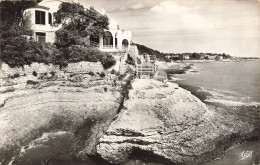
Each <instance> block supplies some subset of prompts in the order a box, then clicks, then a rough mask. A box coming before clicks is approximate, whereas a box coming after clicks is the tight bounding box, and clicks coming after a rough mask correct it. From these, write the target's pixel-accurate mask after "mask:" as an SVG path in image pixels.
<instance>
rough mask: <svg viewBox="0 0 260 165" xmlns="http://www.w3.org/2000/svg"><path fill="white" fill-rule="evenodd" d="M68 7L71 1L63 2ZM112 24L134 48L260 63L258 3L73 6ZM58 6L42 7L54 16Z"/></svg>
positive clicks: (138, 1)
mask: <svg viewBox="0 0 260 165" xmlns="http://www.w3.org/2000/svg"><path fill="white" fill-rule="evenodd" d="M63 1H72V0H63ZM74 2H79V3H80V4H82V5H84V6H85V7H90V6H94V8H95V9H96V10H97V11H101V10H105V13H106V15H107V16H108V17H109V18H111V19H113V20H116V22H117V23H118V24H119V26H120V28H121V29H124V30H130V31H132V33H133V39H132V40H133V42H134V43H139V44H142V45H146V46H148V47H150V48H153V49H156V50H159V51H161V52H165V53H185V52H205V53H227V54H230V55H232V56H243V57H260V0H74ZM59 3H60V2H59V1H55V0H54V1H53V0H44V1H43V2H41V5H44V6H48V7H50V8H51V10H57V8H58V5H59Z"/></svg>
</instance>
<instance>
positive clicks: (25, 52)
mask: <svg viewBox="0 0 260 165" xmlns="http://www.w3.org/2000/svg"><path fill="white" fill-rule="evenodd" d="M33 6H37V2H35V1H2V2H0V9H1V18H2V19H1V22H0V28H1V31H0V45H1V54H0V60H1V61H3V62H5V63H7V64H8V65H9V66H10V67H23V66H24V65H30V64H32V63H33V62H40V63H45V64H55V65H59V66H60V67H65V66H67V65H68V63H69V62H79V61H90V62H98V61H100V62H101V63H102V65H103V66H104V68H109V67H110V66H112V65H114V64H115V59H114V58H113V56H111V55H109V54H107V53H104V52H101V51H99V50H98V49H96V48H93V47H90V46H87V45H86V44H85V43H84V42H82V41H84V38H86V37H87V36H89V35H93V36H98V35H99V34H101V33H102V32H104V29H107V26H108V18H107V17H106V16H103V15H101V14H98V13H97V12H96V11H95V10H94V9H93V8H91V9H87V10H85V9H84V7H83V6H82V5H80V4H78V3H67V2H66V3H61V5H60V7H59V10H58V11H57V13H56V14H55V16H56V20H57V22H56V23H61V22H62V20H65V19H67V18H69V19H70V20H71V21H70V22H68V23H67V24H63V27H62V28H61V29H60V30H58V31H57V32H56V35H57V36H58V38H59V41H58V42H56V43H55V45H52V44H50V43H40V42H36V41H34V40H31V39H30V40H28V39H26V38H25V37H24V36H32V35H33V31H32V30H31V29H30V27H28V26H27V24H26V22H25V21H26V20H23V11H24V10H25V9H27V8H28V7H33Z"/></svg>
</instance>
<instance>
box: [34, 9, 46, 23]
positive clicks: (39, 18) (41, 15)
mask: <svg viewBox="0 0 260 165" xmlns="http://www.w3.org/2000/svg"><path fill="white" fill-rule="evenodd" d="M35 23H36V24H41V25H45V12H44V11H39V10H35Z"/></svg>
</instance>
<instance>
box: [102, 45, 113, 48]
mask: <svg viewBox="0 0 260 165" xmlns="http://www.w3.org/2000/svg"><path fill="white" fill-rule="evenodd" d="M103 49H113V45H103Z"/></svg>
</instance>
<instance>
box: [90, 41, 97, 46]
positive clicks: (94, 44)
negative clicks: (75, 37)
mask: <svg viewBox="0 0 260 165" xmlns="http://www.w3.org/2000/svg"><path fill="white" fill-rule="evenodd" d="M90 45H91V46H94V47H99V43H97V42H95V41H90Z"/></svg>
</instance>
